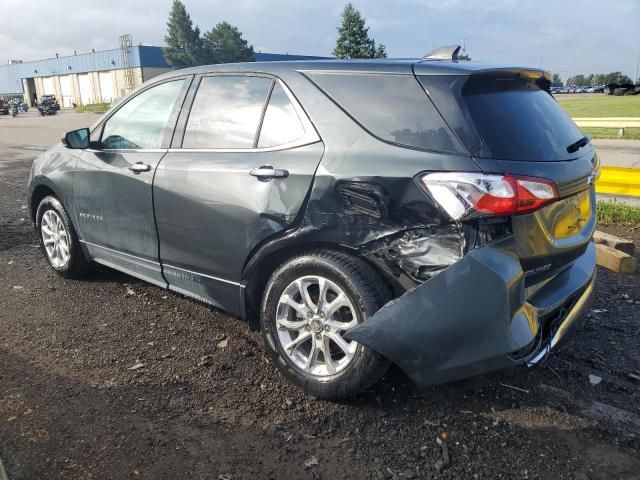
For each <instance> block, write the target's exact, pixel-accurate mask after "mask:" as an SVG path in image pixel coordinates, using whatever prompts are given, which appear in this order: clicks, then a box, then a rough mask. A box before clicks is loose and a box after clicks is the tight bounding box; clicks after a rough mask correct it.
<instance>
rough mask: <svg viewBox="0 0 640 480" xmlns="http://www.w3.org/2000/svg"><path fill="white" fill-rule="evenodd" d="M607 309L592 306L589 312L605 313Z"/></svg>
mask: <svg viewBox="0 0 640 480" xmlns="http://www.w3.org/2000/svg"><path fill="white" fill-rule="evenodd" d="M608 311H609V310H607V309H606V308H594V309H592V310H591V313H595V314H596V315H597V314H599V313H607V312H608Z"/></svg>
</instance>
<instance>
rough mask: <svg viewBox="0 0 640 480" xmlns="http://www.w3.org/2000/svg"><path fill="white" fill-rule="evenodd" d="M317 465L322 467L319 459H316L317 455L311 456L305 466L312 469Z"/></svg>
mask: <svg viewBox="0 0 640 480" xmlns="http://www.w3.org/2000/svg"><path fill="white" fill-rule="evenodd" d="M315 465H320V464H319V463H318V457H316V456H315V455H311V456H310V457H309V458H307V459H306V460H305V461H304V466H305V467H307V468H311V467H313V466H315Z"/></svg>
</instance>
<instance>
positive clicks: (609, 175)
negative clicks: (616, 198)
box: [596, 167, 640, 197]
mask: <svg viewBox="0 0 640 480" xmlns="http://www.w3.org/2000/svg"><path fill="white" fill-rule="evenodd" d="M596 192H598V193H609V194H614V195H632V196H634V197H640V169H639V168H625V167H601V169H600V178H598V180H596Z"/></svg>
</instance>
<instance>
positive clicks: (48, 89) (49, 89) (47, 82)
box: [42, 77, 56, 95]
mask: <svg viewBox="0 0 640 480" xmlns="http://www.w3.org/2000/svg"><path fill="white" fill-rule="evenodd" d="M42 88H43V90H44V94H45V95H55V94H56V86H55V83H53V77H44V78H43V79H42Z"/></svg>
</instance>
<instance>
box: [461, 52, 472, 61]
mask: <svg viewBox="0 0 640 480" xmlns="http://www.w3.org/2000/svg"><path fill="white" fill-rule="evenodd" d="M458 60H465V61H467V62H470V61H471V57H470V56H469V55H467V54H466V53H463V54H462V55H458Z"/></svg>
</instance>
